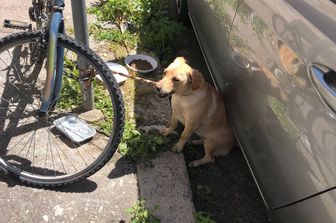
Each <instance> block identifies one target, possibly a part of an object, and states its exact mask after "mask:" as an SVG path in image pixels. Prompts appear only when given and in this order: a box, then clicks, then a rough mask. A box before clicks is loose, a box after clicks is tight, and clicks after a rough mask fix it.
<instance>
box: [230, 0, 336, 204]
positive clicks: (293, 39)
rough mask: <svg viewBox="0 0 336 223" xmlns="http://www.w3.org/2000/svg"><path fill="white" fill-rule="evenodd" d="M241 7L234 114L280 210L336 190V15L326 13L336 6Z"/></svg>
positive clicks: (254, 1)
mask: <svg viewBox="0 0 336 223" xmlns="http://www.w3.org/2000/svg"><path fill="white" fill-rule="evenodd" d="M239 1H240V2H239V6H238V9H237V14H236V17H235V19H234V22H233V27H232V31H231V33H230V39H229V43H230V44H229V47H228V50H229V52H230V53H231V59H232V64H233V71H234V75H235V77H236V78H235V79H234V81H233V83H232V85H231V87H230V88H229V90H228V93H227V94H226V103H227V108H228V110H229V111H228V114H229V117H230V118H231V121H232V124H233V127H234V130H235V133H236V134H237V135H238V139H239V142H240V144H241V145H242V149H243V152H244V154H245V156H246V158H247V160H248V162H249V165H250V167H251V169H252V171H253V174H254V176H255V178H256V181H257V183H258V185H259V187H260V189H261V191H262V192H263V196H264V199H265V200H266V203H267V205H268V206H269V207H271V208H278V207H282V206H284V205H289V204H292V203H295V202H298V201H300V200H303V199H305V198H307V197H309V196H313V195H315V194H318V193H320V192H322V191H326V190H328V189H330V188H332V187H335V186H336V162H335V161H336V116H335V109H336V107H335V108H333V105H332V103H335V102H336V101H335V102H334V101H333V99H334V100H336V97H335V96H336V93H335V94H334V95H333V90H335V88H334V86H335V82H334V79H335V78H336V73H333V71H336V59H335V58H336V35H335V30H336V25H335V24H336V15H335V13H326V12H335V11H336V5H335V4H334V3H332V1H306V0H302V1H294V0H287V1H285V0H278V1H263V0H239ZM315 2H318V4H317V3H316V5H315ZM325 24H327V29H325V28H326V26H325ZM328 78H329V79H330V80H329V81H328ZM314 80H315V82H314ZM335 80H336V79H335ZM318 88H320V89H318ZM322 91H323V92H324V93H323V92H322ZM323 94H324V95H323ZM333 97H334V98H333Z"/></svg>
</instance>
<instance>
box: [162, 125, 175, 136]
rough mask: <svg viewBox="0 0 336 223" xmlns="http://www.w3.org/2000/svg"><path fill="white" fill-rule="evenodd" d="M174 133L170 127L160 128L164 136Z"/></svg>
mask: <svg viewBox="0 0 336 223" xmlns="http://www.w3.org/2000/svg"><path fill="white" fill-rule="evenodd" d="M171 133H172V131H171V130H170V128H166V127H164V128H162V129H160V134H161V135H163V136H169V135H170V134H171Z"/></svg>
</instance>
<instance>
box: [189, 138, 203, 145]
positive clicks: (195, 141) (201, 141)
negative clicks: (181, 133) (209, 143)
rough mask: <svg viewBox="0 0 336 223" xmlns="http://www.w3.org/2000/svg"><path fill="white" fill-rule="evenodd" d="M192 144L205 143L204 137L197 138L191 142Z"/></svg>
mask: <svg viewBox="0 0 336 223" xmlns="http://www.w3.org/2000/svg"><path fill="white" fill-rule="evenodd" d="M189 143H190V144H191V145H194V146H198V145H202V144H203V143H204V139H195V140H191V141H190V142H189Z"/></svg>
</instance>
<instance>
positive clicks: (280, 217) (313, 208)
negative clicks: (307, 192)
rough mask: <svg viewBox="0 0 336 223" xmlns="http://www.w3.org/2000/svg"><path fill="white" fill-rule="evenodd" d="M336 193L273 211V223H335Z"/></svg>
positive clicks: (324, 194) (271, 214)
mask: <svg viewBox="0 0 336 223" xmlns="http://www.w3.org/2000/svg"><path fill="white" fill-rule="evenodd" d="M335 207H336V191H335V190H331V191H328V192H326V193H323V194H321V195H318V196H314V197H312V198H310V199H307V200H304V201H301V202H299V203H297V204H294V205H290V206H288V207H283V208H280V209H277V210H273V211H272V212H271V213H270V217H271V219H272V223H288V222H295V223H316V222H321V223H322V222H323V223H334V222H335V212H336V208H335Z"/></svg>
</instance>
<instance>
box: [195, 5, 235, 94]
mask: <svg viewBox="0 0 336 223" xmlns="http://www.w3.org/2000/svg"><path fill="white" fill-rule="evenodd" d="M237 3H238V1H237V0H189V1H188V8H189V15H190V18H191V22H192V25H193V27H194V30H195V33H196V35H197V38H198V40H199V43H200V45H201V49H202V52H203V55H204V57H205V59H206V62H207V64H208V67H209V68H210V69H209V70H210V72H211V76H212V78H213V81H214V83H215V85H216V87H217V88H218V89H223V88H225V85H226V82H225V78H226V77H224V75H225V74H227V73H228V72H226V69H227V68H228V64H227V63H229V62H230V61H228V60H227V58H226V56H227V46H228V37H229V32H230V28H231V24H232V20H233V17H234V14H235V10H236V6H237Z"/></svg>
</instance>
